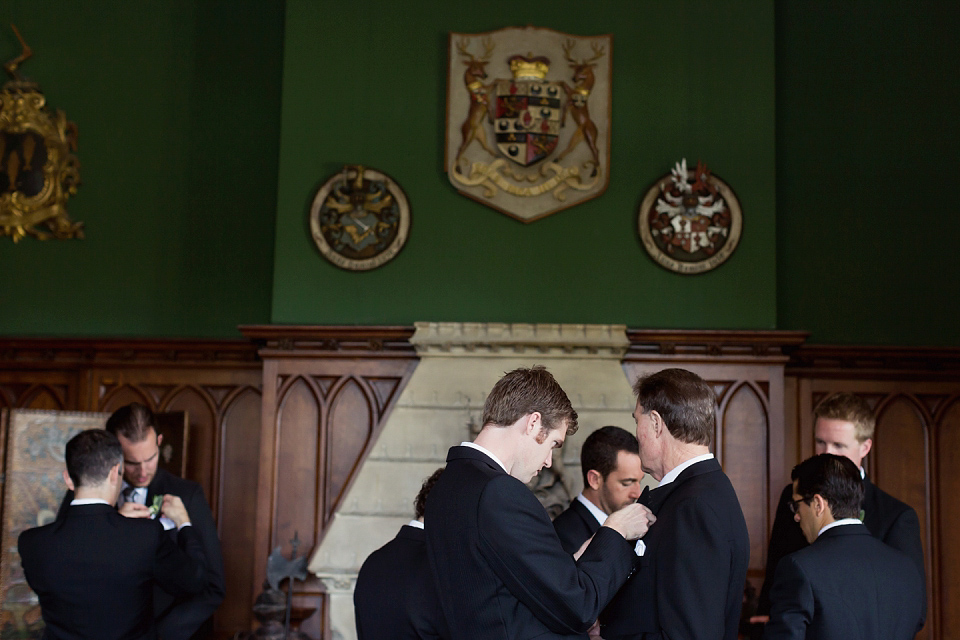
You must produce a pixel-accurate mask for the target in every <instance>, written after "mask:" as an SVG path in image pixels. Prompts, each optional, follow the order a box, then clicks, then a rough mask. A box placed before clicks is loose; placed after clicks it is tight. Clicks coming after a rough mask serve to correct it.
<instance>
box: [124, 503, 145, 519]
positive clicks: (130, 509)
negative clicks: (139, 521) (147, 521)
mask: <svg viewBox="0 0 960 640" xmlns="http://www.w3.org/2000/svg"><path fill="white" fill-rule="evenodd" d="M118 512H119V513H120V515H122V516H124V517H127V518H149V517H150V509H148V508H147V507H145V506H144V505H142V504H139V503H137V502H124V503H123V506H122V507H120V509H119V510H118Z"/></svg>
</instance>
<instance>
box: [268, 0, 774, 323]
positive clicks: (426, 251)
mask: <svg viewBox="0 0 960 640" xmlns="http://www.w3.org/2000/svg"><path fill="white" fill-rule="evenodd" d="M524 24H534V25H536V26H544V27H550V28H553V29H557V30H559V31H565V32H569V33H576V34H582V35H589V34H602V33H613V36H614V44H613V69H614V72H613V73H614V77H613V137H612V152H611V153H612V167H611V172H610V175H611V179H610V186H609V188H608V190H607V192H606V193H605V194H604V195H602V196H601V197H600V198H598V199H596V200H593V201H591V202H588V203H586V204H583V205H580V206H578V207H575V208H572V209H567V210H565V211H562V212H560V213H556V214H554V215H552V216H550V217H548V218H545V219H543V220H540V221H537V222H534V223H532V224H529V225H524V224H522V223H520V222H517V221H515V220H513V219H511V218H509V217H507V216H505V215H503V214H501V213H499V212H497V211H495V210H493V209H490V208H487V207H485V206H483V205H481V204H478V203H476V202H474V201H472V200H469V199H467V198H465V197H463V196H460V195H458V194H457V193H456V192H455V190H454V189H453V187H451V186H450V184H449V182H448V181H447V177H446V175H445V174H444V173H443V140H444V121H445V115H444V110H445V104H446V73H447V53H446V47H447V34H448V32H449V31H458V32H480V31H487V30H492V29H498V28H501V27H504V26H509V25H524ZM286 25H287V26H286V50H285V62H284V80H283V106H282V114H283V115H282V134H281V147H280V148H281V153H280V181H279V188H278V191H279V194H278V213H277V228H276V260H275V269H274V287H273V313H272V320H273V321H274V322H277V323H311V324H312V323H317V324H352V323H362V324H366V323H371V324H394V323H401V324H407V323H411V322H414V321H416V320H461V321H512V322H518V321H519V322H595V323H606V322H611V323H617V322H619V323H627V324H629V325H633V326H648V327H659V326H664V327H717V328H725V327H741V328H772V327H773V326H774V323H775V319H776V300H775V296H776V292H775V284H776V283H775V239H774V232H775V202H774V195H775V190H774V67H773V47H774V41H773V33H774V25H773V6H772V5H771V4H770V3H768V2H634V1H633V0H630V1H619V2H605V3H599V4H597V5H593V6H592V7H590V8H589V9H586V8H585V5H583V4H582V3H579V2H572V1H567V0H563V1H559V2H553V3H550V4H549V5H543V4H540V5H536V4H517V3H515V2H508V1H505V0H498V1H492V2H484V3H482V4H477V3H467V2H443V1H439V0H434V1H430V2H426V1H424V2H417V3H383V4H381V5H378V8H377V10H376V11H360V12H358V11H357V10H356V8H355V7H353V6H351V5H349V4H339V3H333V2H312V1H306V0H289V1H288V2H287V21H286ZM554 64H565V63H562V62H561V61H556V62H555V63H554ZM455 81H456V82H457V83H460V82H462V81H461V74H460V73H459V70H458V76H457V78H456V80H455ZM456 117H459V115H458V116H456ZM682 157H686V158H687V160H688V162H696V161H697V159H702V160H703V161H705V162H707V163H708V165H709V166H710V167H711V168H712V169H713V170H714V171H715V172H716V173H717V175H719V176H721V177H722V178H723V179H724V180H726V181H727V182H728V183H729V184H731V185H732V186H733V188H734V189H735V190H736V192H737V194H738V196H739V198H740V200H741V204H742V206H743V210H744V217H745V225H744V226H745V229H744V234H743V239H742V242H741V245H740V247H739V248H738V249H737V251H736V253H735V254H734V255H733V257H732V258H731V259H730V260H729V261H728V262H727V263H726V264H724V265H723V266H721V267H720V268H719V269H717V270H716V271H714V272H712V273H710V274H707V275H702V276H680V275H676V274H672V273H670V272H668V271H666V270H664V269H662V268H661V267H659V266H657V265H656V264H655V263H654V262H653V261H652V260H651V259H650V258H649V257H648V256H647V255H646V253H645V252H644V250H643V248H642V246H641V244H640V241H639V239H638V238H637V234H636V207H637V206H638V205H639V202H640V199H641V197H642V194H643V193H644V192H645V191H646V189H647V188H648V187H649V186H650V185H651V184H652V183H653V182H654V181H655V180H656V179H657V178H658V177H659V176H660V175H662V174H663V173H665V172H667V171H668V170H669V169H670V167H671V166H672V165H673V164H674V163H675V162H676V161H678V160H680V159H681V158H682ZM347 163H360V164H364V165H367V166H371V167H375V168H377V169H380V170H381V171H384V172H386V173H388V174H389V175H391V176H392V177H393V178H394V179H396V180H397V181H398V182H399V183H400V184H401V185H402V186H403V188H404V189H405V191H406V193H407V196H408V197H409V199H410V203H411V208H412V213H413V227H412V231H411V235H410V240H409V242H408V243H407V246H406V247H405V248H404V249H403V251H402V252H401V253H400V254H399V256H398V257H397V258H395V259H394V260H393V261H392V262H390V263H388V264H387V265H385V266H383V267H381V268H379V269H377V270H374V271H370V272H366V273H351V272H346V271H343V270H340V269H338V268H337V267H334V266H333V265H331V264H329V263H327V262H326V261H325V260H324V259H323V258H322V257H321V256H320V254H319V252H318V251H317V250H316V248H315V247H314V245H313V242H312V240H311V239H310V236H309V229H308V209H309V204H310V201H311V199H312V197H313V194H314V192H315V190H316V189H317V188H318V187H319V185H320V184H322V183H323V181H324V180H326V179H327V178H328V177H329V176H330V174H331V173H333V172H335V171H338V170H339V169H340V168H341V167H342V166H343V165H344V164H347Z"/></svg>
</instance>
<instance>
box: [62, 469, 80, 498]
mask: <svg viewBox="0 0 960 640" xmlns="http://www.w3.org/2000/svg"><path fill="white" fill-rule="evenodd" d="M63 483H64V484H66V485H67V489H70V491H73V492H74V493H76V491H77V489H76V487H74V486H73V480H71V479H70V474H69V473H67V470H66V469H64V470H63Z"/></svg>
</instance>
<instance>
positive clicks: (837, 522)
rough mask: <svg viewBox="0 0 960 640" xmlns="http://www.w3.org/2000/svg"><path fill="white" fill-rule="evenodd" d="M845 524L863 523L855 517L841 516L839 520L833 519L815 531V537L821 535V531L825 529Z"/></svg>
mask: <svg viewBox="0 0 960 640" xmlns="http://www.w3.org/2000/svg"><path fill="white" fill-rule="evenodd" d="M845 524H863V523H862V522H860V520H858V519H857V518H843V519H841V520H834V521H833V522H831V523H830V524H826V525H824V526H823V528H822V529H820V531H818V532H817V537H818V538H819V537H820V536H822V535H823V532H824V531H826V530H827V529H833V528H834V527H839V526H841V525H845Z"/></svg>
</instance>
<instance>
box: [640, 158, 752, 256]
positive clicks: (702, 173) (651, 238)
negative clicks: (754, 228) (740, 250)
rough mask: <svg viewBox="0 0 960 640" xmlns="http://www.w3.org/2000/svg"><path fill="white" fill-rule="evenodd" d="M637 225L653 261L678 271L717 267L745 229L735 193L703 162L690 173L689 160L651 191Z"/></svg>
mask: <svg viewBox="0 0 960 640" xmlns="http://www.w3.org/2000/svg"><path fill="white" fill-rule="evenodd" d="M637 222H638V226H639V231H640V239H641V240H642V241H643V247H644V248H645V249H646V250H647V253H649V254H650V257H652V258H653V259H654V260H656V261H657V263H659V264H660V265H661V266H663V267H665V268H667V269H669V270H670V271H675V272H677V273H703V272H705V271H711V270H713V269H716V268H717V267H719V266H720V265H721V264H723V263H724V262H725V261H726V260H727V258H729V257H730V256H731V255H732V254H733V252H734V250H735V249H736V248H737V244H738V243H739V242H740V233H741V232H742V230H743V215H742V212H741V211H740V202H739V201H738V200H737V196H736V195H735V194H734V193H733V189H731V188H730V186H729V185H728V184H727V183H726V182H724V181H723V180H721V179H720V178H718V177H716V176H714V175H712V174H711V173H710V170H709V169H707V166H706V165H705V164H703V163H701V162H698V163H697V168H696V169H694V170H692V171H690V170H688V169H687V161H686V160H685V159H684V160H682V161H681V162H678V163H677V165H676V167H674V168H673V170H672V171H671V172H670V173H669V174H667V175H665V176H663V177H662V178H660V179H659V180H657V182H656V184H654V185H653V186H652V187H650V190H649V191H647V193H646V195H645V196H644V198H643V203H642V204H641V205H640V213H639V216H638V220H637Z"/></svg>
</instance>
